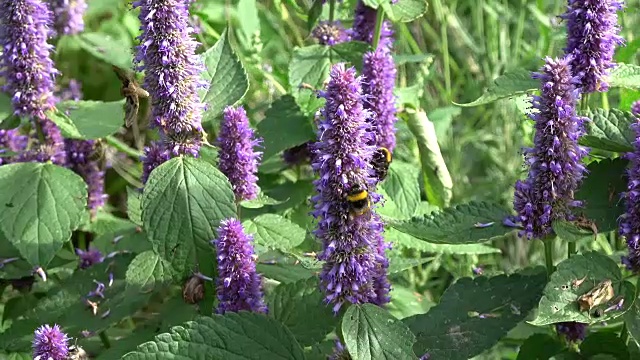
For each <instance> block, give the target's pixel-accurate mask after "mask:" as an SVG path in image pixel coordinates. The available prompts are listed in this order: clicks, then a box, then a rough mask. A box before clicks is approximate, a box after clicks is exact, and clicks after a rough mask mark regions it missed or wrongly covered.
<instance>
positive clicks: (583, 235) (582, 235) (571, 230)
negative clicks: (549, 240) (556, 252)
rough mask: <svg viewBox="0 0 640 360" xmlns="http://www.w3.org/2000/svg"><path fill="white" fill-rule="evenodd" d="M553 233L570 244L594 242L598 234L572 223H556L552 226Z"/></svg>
mask: <svg viewBox="0 0 640 360" xmlns="http://www.w3.org/2000/svg"><path fill="white" fill-rule="evenodd" d="M551 227H552V228H553V232H555V233H556V235H558V236H559V237H560V238H561V239H562V240H564V241H569V242H578V241H582V240H587V239H588V240H594V239H595V237H596V236H597V235H598V234H594V233H593V231H592V230H589V229H585V228H583V227H580V226H578V225H576V224H575V223H574V222H570V221H559V220H557V221H554V222H553V224H552V226H551Z"/></svg>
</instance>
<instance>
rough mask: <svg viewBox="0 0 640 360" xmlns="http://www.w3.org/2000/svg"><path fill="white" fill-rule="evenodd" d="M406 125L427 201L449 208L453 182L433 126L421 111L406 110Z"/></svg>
mask: <svg viewBox="0 0 640 360" xmlns="http://www.w3.org/2000/svg"><path fill="white" fill-rule="evenodd" d="M406 112H407V114H408V117H407V124H408V125H409V129H410V130H411V132H412V133H413V135H414V136H415V137H416V140H417V142H418V151H419V152H420V163H421V165H422V176H423V178H424V188H425V192H426V193H427V199H428V200H429V202H430V203H432V204H434V205H437V206H439V207H446V206H449V202H450V201H451V197H452V196H453V180H452V179H451V175H450V174H449V170H448V169H447V164H446V163H445V161H444V158H443V157H442V153H441V152H440V145H439V144H438V139H437V137H436V131H435V126H434V125H433V123H432V122H431V121H429V119H428V118H427V114H426V113H425V112H424V111H422V110H419V111H416V110H413V109H406Z"/></svg>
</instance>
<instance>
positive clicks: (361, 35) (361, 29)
mask: <svg viewBox="0 0 640 360" xmlns="http://www.w3.org/2000/svg"><path fill="white" fill-rule="evenodd" d="M376 17H377V10H376V9H373V8H370V7H368V6H366V5H365V4H364V2H362V0H359V1H358V4H357V5H356V10H355V17H354V19H353V27H352V28H351V29H350V30H349V31H348V34H349V36H350V37H351V39H353V40H357V41H363V42H366V43H369V44H373V36H374V31H375V27H376ZM392 43H393V30H392V28H391V23H390V22H389V21H386V20H385V21H384V22H383V23H382V28H381V30H380V41H379V42H378V46H379V47H391V45H392Z"/></svg>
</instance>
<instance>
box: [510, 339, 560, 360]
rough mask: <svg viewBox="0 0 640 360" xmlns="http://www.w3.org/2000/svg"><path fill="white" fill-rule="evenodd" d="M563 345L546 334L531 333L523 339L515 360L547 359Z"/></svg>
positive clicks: (558, 351)
mask: <svg viewBox="0 0 640 360" xmlns="http://www.w3.org/2000/svg"><path fill="white" fill-rule="evenodd" d="M562 349H564V346H563V345H562V344H561V343H560V342H559V341H558V339H555V338H553V337H551V336H550V335H547V334H533V335H531V336H530V337H529V338H527V340H525V341H524V343H523V344H522V346H521V347H520V351H519V352H518V357H517V358H516V360H548V359H550V358H552V357H553V356H554V355H556V354H558V353H560V352H561V351H562Z"/></svg>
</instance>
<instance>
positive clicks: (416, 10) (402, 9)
mask: <svg viewBox="0 0 640 360" xmlns="http://www.w3.org/2000/svg"><path fill="white" fill-rule="evenodd" d="M382 8H383V9H384V11H385V13H386V14H387V16H389V18H390V19H391V20H392V21H394V22H396V21H398V22H410V21H413V20H416V19H418V18H420V17H421V16H422V15H424V14H425V13H426V12H427V8H428V3H427V1H426V0H398V1H397V2H396V3H395V4H389V3H383V4H382Z"/></svg>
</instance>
